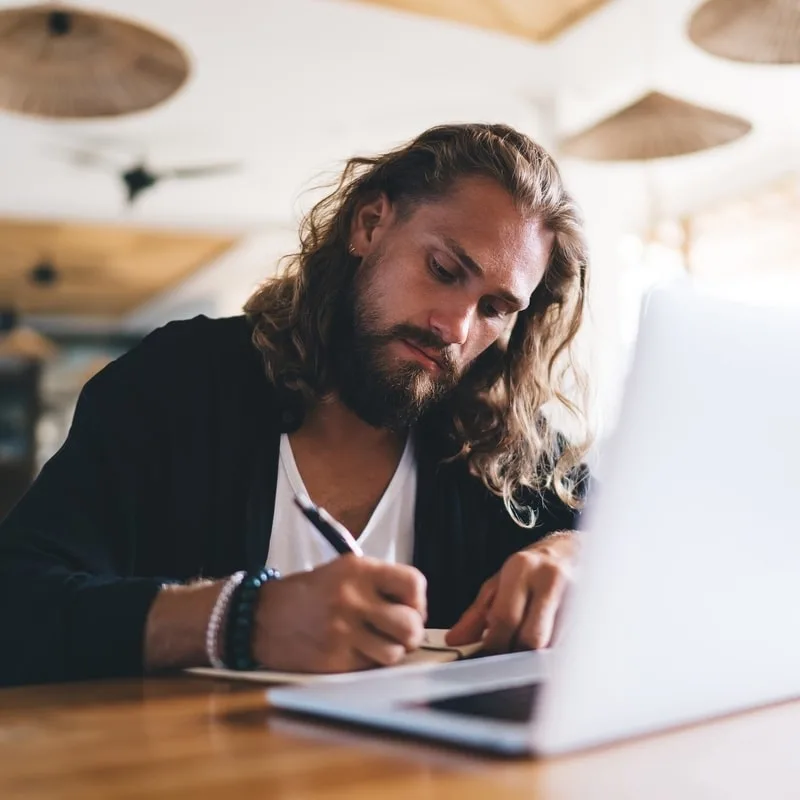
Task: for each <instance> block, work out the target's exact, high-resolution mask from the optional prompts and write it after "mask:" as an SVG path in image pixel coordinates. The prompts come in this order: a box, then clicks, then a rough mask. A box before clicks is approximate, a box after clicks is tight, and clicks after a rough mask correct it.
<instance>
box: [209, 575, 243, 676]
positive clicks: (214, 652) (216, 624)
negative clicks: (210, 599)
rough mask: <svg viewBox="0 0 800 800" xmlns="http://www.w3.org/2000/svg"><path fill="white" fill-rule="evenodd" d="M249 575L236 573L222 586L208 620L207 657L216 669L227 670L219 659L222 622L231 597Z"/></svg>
mask: <svg viewBox="0 0 800 800" xmlns="http://www.w3.org/2000/svg"><path fill="white" fill-rule="evenodd" d="M246 574H247V573H245V572H244V571H242V572H235V573H234V574H233V575H231V577H230V578H228V580H227V581H225V583H224V584H223V586H222V589H221V590H220V593H219V595H218V596H217V601H216V602H215V603H214V608H213V609H212V610H211V616H210V617H209V618H208V627H207V628H206V656H207V657H208V661H209V663H210V664H211V666H212V667H214V668H215V669H225V668H226V667H225V662H224V661H223V660H222V659H221V658H220V657H219V655H218V653H219V633H220V629H221V628H222V621H223V620H224V619H225V614H226V613H227V611H228V603H230V600H231V595H232V594H233V592H234V590H235V589H236V587H237V586H238V585H239V584H240V583H241V582H242V580H243V578H244V576H245V575H246Z"/></svg>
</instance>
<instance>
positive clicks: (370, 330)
mask: <svg viewBox="0 0 800 800" xmlns="http://www.w3.org/2000/svg"><path fill="white" fill-rule="evenodd" d="M379 263H380V255H379V254H375V255H374V256H372V257H371V258H369V259H365V261H364V262H362V264H361V268H360V270H359V274H358V275H357V276H356V279H355V280H354V281H353V282H352V283H351V285H350V287H349V288H348V289H347V290H345V292H344V293H343V296H342V297H341V298H340V301H339V303H338V304H337V307H336V311H335V313H334V319H333V325H332V330H331V334H332V336H331V345H332V347H331V354H332V359H333V366H334V378H335V382H336V389H337V391H338V393H339V397H340V398H341V400H342V402H343V403H344V404H345V405H346V406H347V407H348V408H349V409H350V410H351V411H352V412H353V413H355V414H356V415H357V416H358V417H359V418H361V419H362V420H363V421H364V422H366V423H367V424H368V425H371V426H373V427H374V428H384V429H388V430H392V431H397V432H402V431H405V430H407V429H408V428H409V427H411V426H412V425H414V424H415V423H416V422H418V421H419V419H420V418H421V417H422V415H423V414H424V413H425V412H427V411H429V410H430V409H431V408H433V407H434V406H436V405H437V404H438V403H440V402H441V401H442V400H444V399H445V398H446V397H447V396H448V395H449V394H450V393H451V392H452V391H453V389H455V387H456V386H457V384H458V381H459V373H458V370H457V368H456V365H455V364H454V363H453V359H452V356H451V355H450V353H449V352H448V350H447V344H446V343H445V342H443V341H442V340H441V338H440V337H439V336H437V335H436V334H435V333H434V332H433V331H430V330H426V329H424V328H418V327H417V326H415V325H410V324H407V323H401V324H397V325H392V326H389V327H388V328H387V327H382V326H381V324H380V321H379V319H378V313H377V311H376V309H375V307H374V304H371V302H370V295H371V292H370V287H369V284H368V279H369V277H370V276H371V275H372V274H374V270H375V268H376V267H377V266H378V265H379ZM398 340H406V341H407V342H410V343H411V344H413V345H416V346H417V347H424V348H426V349H428V350H429V351H433V352H434V353H435V354H436V359H437V361H438V362H439V363H440V365H441V368H440V370H439V371H438V372H437V373H435V374H431V372H429V371H428V370H426V369H425V367H424V366H422V365H421V364H418V363H416V362H413V361H403V360H401V359H399V358H397V357H395V356H392V355H391V353H390V352H389V345H390V343H391V342H396V341H398Z"/></svg>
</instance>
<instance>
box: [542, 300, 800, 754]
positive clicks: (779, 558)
mask: <svg viewBox="0 0 800 800" xmlns="http://www.w3.org/2000/svg"><path fill="white" fill-rule="evenodd" d="M799 453H800V315H798V314H797V313H793V312H791V311H785V310H775V309H757V308H750V307H746V306H741V305H734V304H730V303H724V302H720V301H714V300H712V299H709V298H704V297H702V296H699V295H696V294H694V293H692V292H691V291H688V290H678V289H672V290H669V291H660V292H657V293H655V294H654V295H652V296H651V298H650V299H649V301H648V302H647V303H646V306H645V308H644V312H643V315H642V323H641V329H640V336H639V340H638V344H637V348H636V354H635V357H634V362H633V366H632V370H631V373H630V376H629V380H628V385H627V389H626V393H625V398H624V401H623V403H622V408H621V413H620V420H619V425H618V429H617V432H616V434H615V436H614V438H613V441H612V443H611V444H610V446H609V448H608V450H607V451H606V456H605V458H606V460H607V467H608V469H607V470H605V471H604V478H603V479H602V481H601V488H600V489H599V490H598V492H596V493H595V495H594V496H593V497H592V498H591V499H590V502H589V506H588V508H587V511H586V514H585V526H584V527H585V528H586V532H585V534H584V536H585V543H586V544H585V549H584V557H583V561H582V567H581V572H580V574H579V577H578V588H577V590H576V592H575V593H574V596H573V597H572V599H571V602H570V604H569V607H568V609H567V617H568V620H569V622H568V628H567V629H566V630H565V631H563V636H562V639H561V641H560V644H559V646H558V647H557V648H556V652H555V653H554V662H553V665H552V666H553V668H552V673H551V674H552V678H551V681H550V682H549V683H548V686H547V688H546V690H545V691H544V692H543V694H542V697H541V698H540V703H539V708H538V712H539V713H538V714H537V719H536V724H535V728H534V731H533V746H534V749H536V750H538V751H542V752H559V751H564V750H570V749H574V748H578V747H583V746H586V745H592V744H596V743H599V742H603V741H607V740H612V739H617V738H622V737H626V736H630V735H634V734H638V733H644V732H648V731H654V730H657V729H661V728H665V727H669V726H674V725H680V724H682V723H686V722H690V721H693V720H698V719H702V718H706V717H711V716H714V715H719V714H724V713H727V712H733V711H736V710H739V709H744V708H747V707H751V706H756V705H760V704H765V703H770V702H773V701H779V700H783V699H787V698H792V697H796V696H800V639H798V637H797V634H796V630H797V623H798V617H799V616H800V525H799V524H798V515H797V511H796V507H795V506H796V501H795V499H796V498H797V497H798V495H800V458H798V454H799Z"/></svg>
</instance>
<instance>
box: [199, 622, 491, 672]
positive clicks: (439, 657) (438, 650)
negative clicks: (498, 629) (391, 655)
mask: <svg viewBox="0 0 800 800" xmlns="http://www.w3.org/2000/svg"><path fill="white" fill-rule="evenodd" d="M446 633H447V631H446V630H444V629H442V628H427V629H426V630H425V640H424V642H423V643H422V646H421V647H420V648H419V649H418V650H415V651H414V652H413V653H409V654H408V655H407V656H406V657H405V658H404V659H403V660H402V661H401V662H400V663H399V664H397V665H395V667H378V669H395V668H396V667H405V666H408V665H409V664H444V663H446V662H448V661H459V660H460V659H462V658H469V657H470V656H473V655H475V654H476V653H478V652H479V651H480V649H481V647H482V646H483V645H482V643H481V642H474V643H473V644H465V645H460V646H459V647H451V646H450V645H448V644H445V641H444V636H445V634H446ZM186 672H188V673H190V674H192V675H204V676H206V677H209V678H232V679H234V680H239V681H255V682H256V683H313V682H315V681H319V680H324V679H325V678H330V677H331V676H330V675H329V674H325V675H319V674H316V673H308V672H275V671H272V670H266V669H257V670H252V671H250V672H246V671H241V670H234V669H214V668H213V667H192V668H191V669H187V670H186ZM337 674H339V675H341V674H343V673H337ZM344 674H351V675H352V674H361V673H344Z"/></svg>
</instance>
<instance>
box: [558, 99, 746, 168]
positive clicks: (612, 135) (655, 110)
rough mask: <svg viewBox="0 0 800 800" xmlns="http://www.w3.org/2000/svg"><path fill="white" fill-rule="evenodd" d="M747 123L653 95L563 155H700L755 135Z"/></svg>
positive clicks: (574, 141) (573, 142) (575, 140)
mask: <svg viewBox="0 0 800 800" xmlns="http://www.w3.org/2000/svg"><path fill="white" fill-rule="evenodd" d="M750 128H751V125H750V123H749V122H747V121H746V120H744V119H741V118H739V117H733V116H730V115H729V114H722V113H721V112H719V111H714V110H712V109H710V108H703V107H702V106H696V105H694V104H693V103H687V102H686V101H685V100H678V99H676V98H674V97H670V96H669V95H666V94H661V92H650V93H649V94H646V95H645V96H644V97H642V98H641V99H640V100H637V101H636V102H635V103H633V104H632V105H630V106H627V107H626V108H623V109H622V110H621V111H618V112H617V113H616V114H613V115H612V116H610V117H608V118H606V119H604V120H602V121H601V122H599V123H597V124H596V125H594V126H592V127H591V128H589V129H588V130H585V131H582V132H581V133H578V134H576V135H574V136H571V137H569V138H568V139H566V140H565V141H564V142H563V143H562V144H561V147H560V152H561V153H562V154H564V155H567V156H575V157H576V158H586V159H592V160H596V161H648V160H650V159H654V158H665V157H667V156H681V155H686V154H687V153H696V152H698V151H700V150H707V149H708V148H711V147H717V146H719V145H721V144H727V143H728V142H733V141H735V140H736V139H739V138H740V137H742V136H744V135H745V134H746V133H748V132H749V131H750Z"/></svg>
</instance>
